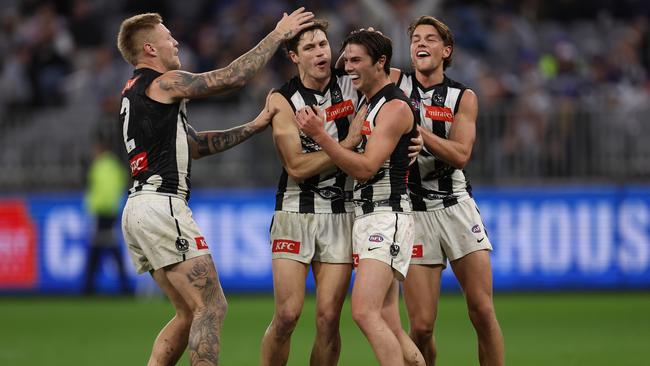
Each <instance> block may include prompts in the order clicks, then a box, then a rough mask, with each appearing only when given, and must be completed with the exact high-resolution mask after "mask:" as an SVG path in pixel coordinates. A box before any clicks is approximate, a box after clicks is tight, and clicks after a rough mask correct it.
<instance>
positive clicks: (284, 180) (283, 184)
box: [275, 168, 289, 211]
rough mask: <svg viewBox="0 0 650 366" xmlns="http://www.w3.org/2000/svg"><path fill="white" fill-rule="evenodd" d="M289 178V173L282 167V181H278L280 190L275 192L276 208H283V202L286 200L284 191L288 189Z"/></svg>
mask: <svg viewBox="0 0 650 366" xmlns="http://www.w3.org/2000/svg"><path fill="white" fill-rule="evenodd" d="M288 179H289V174H288V173H287V171H286V170H285V169H284V168H282V174H281V175H280V181H279V182H278V192H277V193H276V194H275V210H276V211H281V210H282V202H283V201H284V192H286V190H287V180H288Z"/></svg>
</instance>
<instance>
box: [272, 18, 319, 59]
mask: <svg viewBox="0 0 650 366" xmlns="http://www.w3.org/2000/svg"><path fill="white" fill-rule="evenodd" d="M312 22H314V24H312V25H310V26H309V27H307V28H305V29H303V30H301V31H300V32H298V33H297V34H296V35H295V36H293V37H292V38H289V39H287V40H286V41H284V43H283V45H284V50H285V51H286V52H287V54H289V51H293V52H295V53H298V43H300V37H302V35H303V34H305V33H307V32H312V31H316V30H321V31H323V33H325V35H327V28H328V27H329V23H328V22H327V20H324V19H313V20H312Z"/></svg>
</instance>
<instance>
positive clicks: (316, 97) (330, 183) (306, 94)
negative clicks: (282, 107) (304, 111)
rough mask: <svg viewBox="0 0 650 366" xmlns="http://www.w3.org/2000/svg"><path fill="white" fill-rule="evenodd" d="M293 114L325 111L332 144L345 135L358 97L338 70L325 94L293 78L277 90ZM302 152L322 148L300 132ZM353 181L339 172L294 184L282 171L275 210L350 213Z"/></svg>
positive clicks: (347, 79)
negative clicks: (312, 108) (310, 108)
mask: <svg viewBox="0 0 650 366" xmlns="http://www.w3.org/2000/svg"><path fill="white" fill-rule="evenodd" d="M279 92H280V94H282V96H284V97H285V98H286V99H287V101H288V102H289V104H290V105H291V108H292V109H293V111H294V112H296V111H297V110H299V109H300V108H302V107H304V106H307V105H317V106H318V107H319V108H320V109H322V110H324V111H325V115H326V121H325V131H327V132H328V133H329V135H330V136H332V137H333V138H334V139H335V140H337V141H341V140H343V139H345V137H346V136H347V135H348V129H349V127H350V123H351V122H352V120H353V118H354V111H355V107H356V105H357V103H358V101H359V93H358V92H357V91H356V90H354V88H353V87H352V81H351V80H350V77H349V76H348V75H347V74H346V73H344V72H343V71H341V70H334V69H333V70H332V77H331V78H330V82H329V84H328V85H327V87H326V88H325V90H324V91H322V92H321V91H318V90H313V89H309V88H307V87H305V86H304V85H303V84H302V82H301V81H300V77H298V76H296V77H294V78H293V79H291V80H289V81H288V82H287V83H286V84H284V85H283V86H282V87H281V88H280V90H279ZM300 142H301V144H302V152H303V153H310V152H314V151H320V150H321V147H320V145H318V144H317V143H316V142H314V140H312V139H311V138H310V137H309V136H306V135H305V134H303V133H302V132H300ZM352 184H353V181H352V179H351V178H349V177H348V176H347V174H345V173H344V172H343V171H342V170H340V169H337V168H333V169H332V170H330V171H327V172H322V173H321V174H316V175H314V176H313V177H310V178H308V179H306V180H305V181H303V182H302V183H297V182H295V181H294V180H293V179H292V178H291V177H289V175H288V174H287V171H286V169H284V168H283V169H282V174H281V176H280V182H279V183H278V190H277V193H276V196H275V210H276V211H289V212H301V213H344V212H352V210H353V209H354V208H353V204H352V202H351V201H350V199H351V196H352V193H351V192H352Z"/></svg>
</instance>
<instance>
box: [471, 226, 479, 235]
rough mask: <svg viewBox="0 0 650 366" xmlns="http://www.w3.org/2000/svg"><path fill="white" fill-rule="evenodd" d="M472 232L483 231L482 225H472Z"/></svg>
mask: <svg viewBox="0 0 650 366" xmlns="http://www.w3.org/2000/svg"><path fill="white" fill-rule="evenodd" d="M472 232H473V233H474V234H478V233H480V232H481V227H480V226H478V224H476V225H474V226H472Z"/></svg>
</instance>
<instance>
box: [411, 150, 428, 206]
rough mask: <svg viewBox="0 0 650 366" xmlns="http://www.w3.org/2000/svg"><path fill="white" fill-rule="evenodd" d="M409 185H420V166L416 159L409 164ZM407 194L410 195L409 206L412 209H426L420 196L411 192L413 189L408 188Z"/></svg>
mask: <svg viewBox="0 0 650 366" xmlns="http://www.w3.org/2000/svg"><path fill="white" fill-rule="evenodd" d="M409 185H415V186H418V187H422V177H421V176H420V167H419V166H418V162H417V160H416V161H415V162H414V163H413V165H411V168H410V172H409ZM409 196H410V197H411V206H412V207H413V210H414V211H426V210H427V205H426V203H424V199H423V198H422V197H421V196H418V195H415V194H413V189H409Z"/></svg>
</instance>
